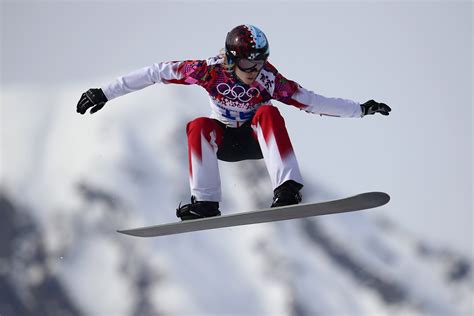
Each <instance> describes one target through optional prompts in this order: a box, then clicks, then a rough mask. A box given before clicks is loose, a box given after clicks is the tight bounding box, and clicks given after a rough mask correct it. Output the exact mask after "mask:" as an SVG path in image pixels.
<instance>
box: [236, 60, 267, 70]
mask: <svg viewBox="0 0 474 316" xmlns="http://www.w3.org/2000/svg"><path fill="white" fill-rule="evenodd" d="M264 64H265V60H250V59H244V58H239V59H238V60H237V67H238V68H239V69H240V70H242V71H243V72H254V71H257V72H258V71H260V70H261V69H262V67H263V65H264Z"/></svg>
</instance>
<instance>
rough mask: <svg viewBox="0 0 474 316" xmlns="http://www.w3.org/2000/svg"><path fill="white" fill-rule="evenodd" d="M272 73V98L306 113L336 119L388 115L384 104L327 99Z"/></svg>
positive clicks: (388, 111) (372, 101) (276, 73)
mask: <svg viewBox="0 0 474 316" xmlns="http://www.w3.org/2000/svg"><path fill="white" fill-rule="evenodd" d="M274 72H275V90H274V92H273V98H274V99H276V100H278V101H281V102H283V103H286V104H289V105H293V106H295V107H297V108H299V109H301V110H304V111H306V112H309V113H314V114H320V115H327V116H336V117H363V116H365V115H370V114H375V113H381V114H382V115H389V113H390V111H391V109H390V107H389V106H388V105H386V104H385V103H378V102H376V101H374V100H370V101H367V102H365V103H363V104H360V103H358V102H355V101H352V100H347V99H341V98H328V97H325V96H322V95H320V94H316V93H314V92H313V91H310V90H307V89H305V88H303V87H302V86H300V85H299V84H298V83H296V82H294V81H292V80H288V79H286V78H285V77H283V76H282V75H281V74H280V73H278V72H277V71H276V69H274Z"/></svg>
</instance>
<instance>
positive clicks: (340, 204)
mask: <svg viewBox="0 0 474 316" xmlns="http://www.w3.org/2000/svg"><path fill="white" fill-rule="evenodd" d="M388 201H390V196H389V195H388V194H387V193H384V192H367V193H362V194H359V195H355V196H352V197H348V198H345V199H340V200H333V201H327V202H322V203H305V204H298V205H291V206H282V207H275V208H269V209H263V210H259V211H253V212H245V213H237V214H230V215H224V216H217V217H208V218H202V219H195V220H189V221H183V222H177V223H171V224H164V225H157V226H148V227H142V228H134V229H125V230H118V232H119V233H122V234H126V235H130V236H137V237H157V236H165V235H173V234H181V233H187V232H194V231H199V230H207V229H215V228H222V227H232V226H240V225H249V224H258V223H267V222H275V221H283V220H289V219H296V218H303V217H310V216H319V215H326V214H335V213H344V212H352V211H359V210H365V209H369V208H374V207H378V206H382V205H384V204H387V203H388Z"/></svg>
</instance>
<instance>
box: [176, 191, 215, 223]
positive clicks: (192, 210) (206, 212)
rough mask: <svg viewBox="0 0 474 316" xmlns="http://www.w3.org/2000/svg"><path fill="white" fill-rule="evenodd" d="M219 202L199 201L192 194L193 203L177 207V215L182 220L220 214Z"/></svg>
mask: <svg viewBox="0 0 474 316" xmlns="http://www.w3.org/2000/svg"><path fill="white" fill-rule="evenodd" d="M220 215H221V212H220V211H219V202H212V201H197V200H196V197H195V196H191V204H185V205H183V206H181V203H180V204H179V206H178V208H177V209H176V216H177V217H178V218H180V219H181V220H182V221H187V220H192V219H199V218H206V217H213V216H220Z"/></svg>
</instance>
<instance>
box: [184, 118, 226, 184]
mask: <svg viewBox="0 0 474 316" xmlns="http://www.w3.org/2000/svg"><path fill="white" fill-rule="evenodd" d="M213 132H214V135H215V138H216V139H215V142H216V144H217V146H219V145H220V143H221V141H222V128H221V127H220V126H219V124H218V123H217V122H216V121H214V120H213V119H211V118H208V117H199V118H197V119H194V120H192V121H191V122H189V123H188V125H187V126H186V134H187V135H188V162H189V176H190V177H192V176H193V166H192V159H191V156H192V155H193V154H194V157H196V158H198V160H199V161H200V162H202V143H201V141H202V136H204V139H206V140H207V141H208V142H209V144H210V143H211V139H212V137H211V133H213Z"/></svg>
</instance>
